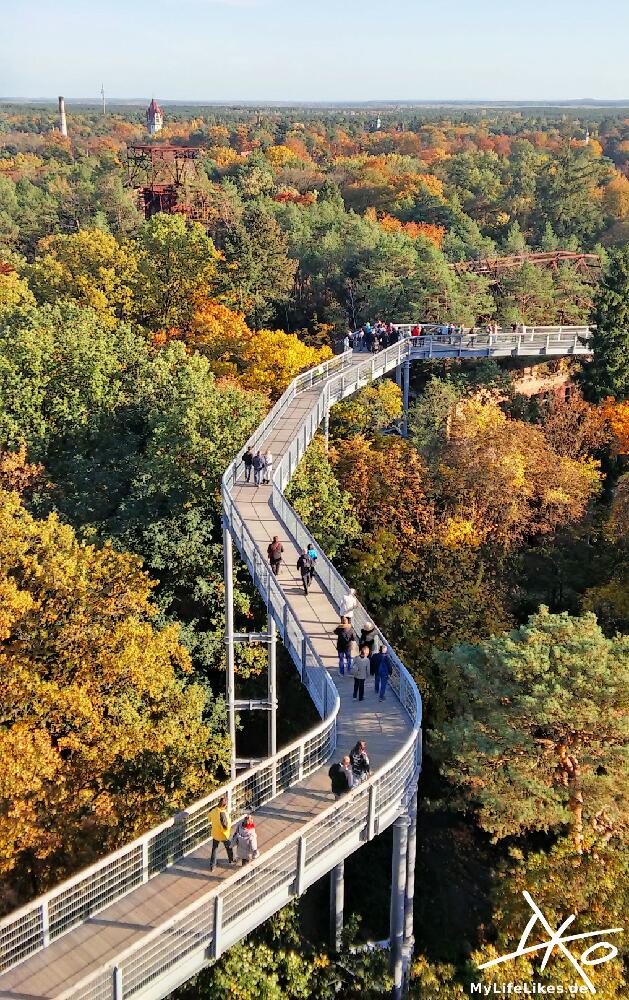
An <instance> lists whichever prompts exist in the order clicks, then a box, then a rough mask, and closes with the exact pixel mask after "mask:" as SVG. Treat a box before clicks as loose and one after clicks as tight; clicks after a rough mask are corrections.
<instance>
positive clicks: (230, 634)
mask: <svg viewBox="0 0 629 1000" xmlns="http://www.w3.org/2000/svg"><path fill="white" fill-rule="evenodd" d="M233 569H234V563H233V550H232V539H231V534H230V532H229V528H228V526H227V522H226V520H225V518H223V575H224V581H225V647H226V651H227V709H228V712H229V739H230V741H231V762H230V774H231V780H232V781H233V780H234V779H235V777H236V706H235V701H236V684H235V664H234V581H233Z"/></svg>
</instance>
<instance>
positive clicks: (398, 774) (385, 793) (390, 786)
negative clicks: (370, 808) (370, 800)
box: [375, 745, 416, 814]
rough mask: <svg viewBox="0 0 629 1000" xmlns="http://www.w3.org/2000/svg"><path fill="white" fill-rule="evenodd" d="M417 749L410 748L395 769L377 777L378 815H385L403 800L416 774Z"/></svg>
mask: <svg viewBox="0 0 629 1000" xmlns="http://www.w3.org/2000/svg"><path fill="white" fill-rule="evenodd" d="M415 770H416V763H415V747H414V745H413V746H412V747H409V749H408V750H407V752H406V753H405V755H404V757H403V758H402V760H400V761H398V762H397V764H396V767H395V769H388V770H385V771H384V772H383V773H381V774H378V776H377V777H376V781H375V783H376V791H377V796H378V798H377V802H378V813H379V814H381V813H383V812H384V811H385V810H386V809H388V808H389V807H390V806H391V805H392V803H394V802H395V801H396V800H400V801H401V800H402V797H403V796H404V793H405V791H406V789H407V787H408V783H409V781H410V779H411V778H412V776H413V775H414V774H415Z"/></svg>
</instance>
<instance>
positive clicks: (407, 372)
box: [402, 358, 411, 438]
mask: <svg viewBox="0 0 629 1000" xmlns="http://www.w3.org/2000/svg"><path fill="white" fill-rule="evenodd" d="M410 375H411V363H410V361H409V360H408V358H407V359H406V361H405V362H404V390H403V392H404V423H403V425H402V435H403V436H404V437H405V438H407V437H408V395H409V388H410V385H409V383H410Z"/></svg>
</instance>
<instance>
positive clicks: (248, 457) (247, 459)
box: [242, 448, 253, 483]
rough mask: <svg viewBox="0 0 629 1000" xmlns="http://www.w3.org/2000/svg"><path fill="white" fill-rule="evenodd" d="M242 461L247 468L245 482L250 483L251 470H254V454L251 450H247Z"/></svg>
mask: <svg viewBox="0 0 629 1000" xmlns="http://www.w3.org/2000/svg"><path fill="white" fill-rule="evenodd" d="M242 460H243V462H244V466H245V482H246V483H248V482H250V480H251V470H252V468H253V452H252V450H251V448H247V450H246V452H245V453H244V455H243V456H242Z"/></svg>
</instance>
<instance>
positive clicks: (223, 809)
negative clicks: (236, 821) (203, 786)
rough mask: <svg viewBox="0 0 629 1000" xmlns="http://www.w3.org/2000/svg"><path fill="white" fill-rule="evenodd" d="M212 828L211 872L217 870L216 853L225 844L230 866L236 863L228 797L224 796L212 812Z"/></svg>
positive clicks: (210, 817)
mask: <svg viewBox="0 0 629 1000" xmlns="http://www.w3.org/2000/svg"><path fill="white" fill-rule="evenodd" d="M208 818H209V821H210V826H211V829H212V853H211V855H210V871H211V872H213V871H214V869H215V868H216V852H217V851H218V845H219V844H224V845H225V850H226V851H227V859H228V861H229V863H230V865H233V863H234V849H233V847H232V843H231V820H230V818H229V812H228V809H227V796H226V795H223V796H222V797H221V798H220V799H219V800H218V803H217V805H215V806H214V808H213V809H211V810H210V815H209V817H208Z"/></svg>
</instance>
